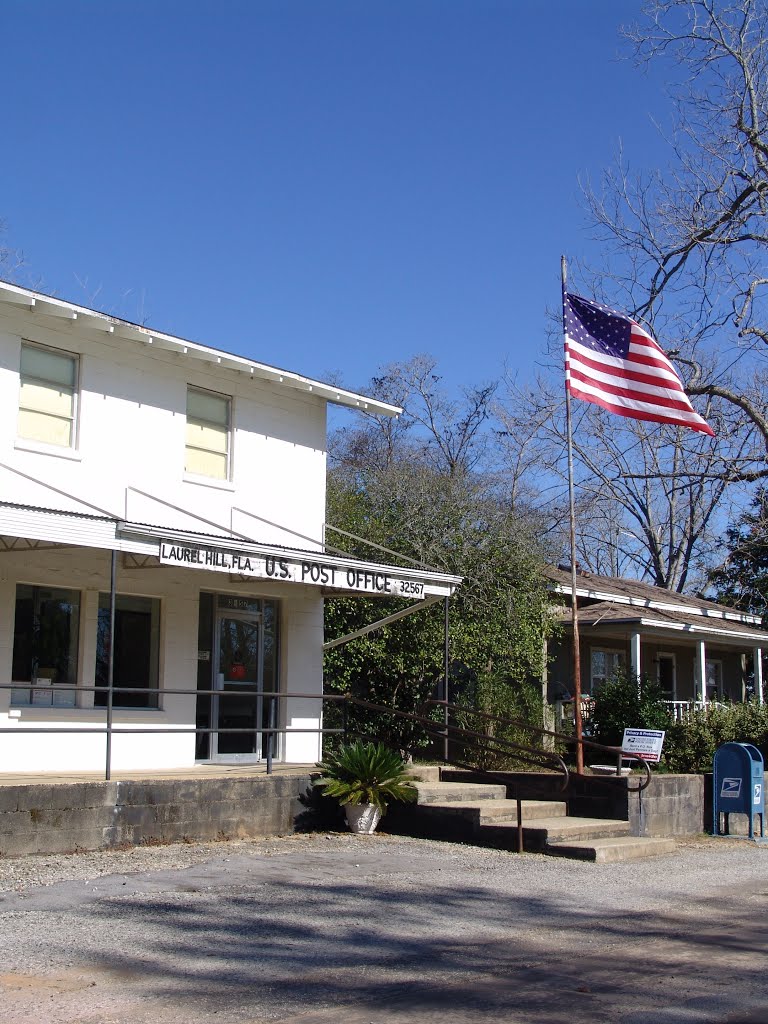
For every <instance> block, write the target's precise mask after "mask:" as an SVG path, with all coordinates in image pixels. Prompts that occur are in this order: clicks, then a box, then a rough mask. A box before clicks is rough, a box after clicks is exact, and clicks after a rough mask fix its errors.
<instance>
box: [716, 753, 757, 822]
mask: <svg viewBox="0 0 768 1024" xmlns="http://www.w3.org/2000/svg"><path fill="white" fill-rule="evenodd" d="M763 772H764V765H763V755H762V754H761V753H760V751H759V750H758V749H757V747H753V746H752V744H751V743H724V744H723V745H722V747H718V749H717V750H716V751H715V764H714V776H713V784H714V792H713V799H712V810H713V812H714V830H713V831H714V834H715V835H716V836H719V835H725V836H727V835H730V830H729V821H728V815H729V814H747V815H749V838H750V839H754V838H755V818H756V817H758V816H759V817H760V835H761V836H763V835H764V834H765V831H764V825H763V822H764V820H765V796H764V793H763ZM721 814H722V815H723V817H724V819H725V828H724V831H723V832H721V831H720V815H721Z"/></svg>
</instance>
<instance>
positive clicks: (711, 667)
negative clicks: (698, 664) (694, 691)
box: [705, 658, 723, 700]
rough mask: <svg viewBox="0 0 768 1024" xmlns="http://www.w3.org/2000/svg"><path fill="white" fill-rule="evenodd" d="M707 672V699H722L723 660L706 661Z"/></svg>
mask: <svg viewBox="0 0 768 1024" xmlns="http://www.w3.org/2000/svg"><path fill="white" fill-rule="evenodd" d="M705 673H706V677H707V700H722V698H723V663H722V661H710V659H709V658H707V660H706V662H705Z"/></svg>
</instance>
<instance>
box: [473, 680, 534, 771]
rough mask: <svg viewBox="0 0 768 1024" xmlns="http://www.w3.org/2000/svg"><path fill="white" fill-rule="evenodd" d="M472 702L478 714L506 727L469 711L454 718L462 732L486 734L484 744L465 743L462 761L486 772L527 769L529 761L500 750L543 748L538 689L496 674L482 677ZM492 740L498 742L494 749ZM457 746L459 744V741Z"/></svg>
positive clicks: (529, 765) (532, 685) (480, 742)
mask: <svg viewBox="0 0 768 1024" xmlns="http://www.w3.org/2000/svg"><path fill="white" fill-rule="evenodd" d="M473 703H474V704H475V707H476V709H477V710H478V711H483V712H486V713H487V714H490V715H497V716H498V717H499V718H506V719H509V720H510V721H509V724H505V723H502V722H494V721H493V720H490V719H486V718H482V717H481V716H480V715H476V714H473V713H472V712H471V711H470V710H466V711H462V712H460V713H459V714H458V715H457V721H456V724H457V725H458V726H460V727H461V728H463V729H469V730H471V731H473V732H478V733H485V734H487V737H488V739H487V741H485V742H483V741H482V740H478V741H476V745H472V744H471V743H470V742H468V743H467V745H466V747H465V748H464V750H463V751H462V756H463V759H464V760H465V761H466V762H467V763H468V764H471V765H473V766H474V767H476V768H482V769H483V770H485V771H505V770H513V769H517V768H529V767H531V762H530V760H528V759H522V758H520V757H516V756H515V755H514V753H513V752H511V751H509V752H507V751H505V750H504V749H503V747H504V745H505V744H511V745H513V746H522V747H529V748H530V747H533V748H534V749H542V738H541V733H540V731H539V730H541V728H542V727H543V724H544V701H543V699H542V695H541V686H540V685H537V684H536V683H533V682H529V681H522V682H521V681H519V680H515V679H510V678H509V677H508V676H506V675H503V674H498V673H486V674H484V675H481V676H480V677H479V678H478V680H477V684H476V691H475V697H474V701H473ZM494 741H498V742H499V746H500V748H501V749H500V748H496V746H495V743H494ZM458 742H459V743H460V742H461V741H458Z"/></svg>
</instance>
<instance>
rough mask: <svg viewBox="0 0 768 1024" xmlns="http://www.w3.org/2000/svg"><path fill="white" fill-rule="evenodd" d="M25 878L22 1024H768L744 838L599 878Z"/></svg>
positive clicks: (432, 853) (18, 990) (87, 864)
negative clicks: (221, 1023) (37, 880)
mask: <svg viewBox="0 0 768 1024" xmlns="http://www.w3.org/2000/svg"><path fill="white" fill-rule="evenodd" d="M153 857H154V858H156V859H155V861H153V859H152V858H153ZM89 858H90V860H89ZM111 858H114V860H112V859H111ZM13 867H14V865H13V864H12V863H9V862H6V863H5V864H4V865H3V869H4V874H3V878H4V881H3V885H4V886H5V890H6V891H5V892H4V893H3V894H0V918H1V920H0V925H1V927H0V963H2V968H0V1019H1V1020H2V1021H3V1022H4V1024H22V1022H23V1024H31V1022H35V1024H40V1022H44V1024H182V1022H183V1024H203V1022H205V1024H210V1022H211V1021H226V1022H227V1024H267V1022H278V1021H279V1022H283V1024H289V1022H290V1024H340V1022H343V1024H406V1022H408V1024H413V1022H418V1024H438V1022H439V1024H476V1022H480V1021H483V1022H488V1021H492V1022H497V1021H503V1022H510V1024H601V1022H603V1024H648V1022H649V1021H653V1024H682V1022H690V1024H726V1022H729V1024H766V1022H768V980H767V978H768V975H767V972H766V963H768V956H767V955H766V954H768V925H767V923H766V922H767V921H768V917H767V915H766V910H768V849H767V848H765V847H758V846H756V845H752V844H748V843H746V842H740V841H737V840H714V839H701V840H697V841H691V842H687V843H685V844H684V845H683V846H682V847H681V849H680V850H679V852H677V853H676V854H674V855H669V856H663V857H658V858H656V859H654V860H653V861H647V862H641V863H636V864H605V865H600V864H597V865H596V864H585V863H582V862H574V861H567V860H558V859H551V858H546V857H542V856H538V855H532V854H525V855H515V854H507V853H504V852H501V851H496V850H482V849H481V850H478V849H474V848H468V847H463V846H457V845H453V844H446V843H436V842H430V841H419V840H411V839H399V838H391V837H386V836H383V835H381V836H374V837H370V838H362V837H361V838H358V837H352V836H347V835H331V836H327V837H326V836H320V835H318V836H296V837H291V838H287V839H275V840H263V841H260V842H252V843H229V844H221V845H220V846H218V847H206V848H205V849H203V850H201V851H198V850H197V849H196V848H195V847H189V848H185V847H183V846H179V847H173V848H171V847H164V848H159V849H157V850H156V851H152V850H147V849H143V850H136V851H124V852H118V853H115V854H104V853H102V854H86V855H81V856H80V857H78V856H75V857H73V858H71V859H70V860H69V861H65V860H63V859H62V858H58V859H56V860H55V861H54V862H51V861H49V862H46V861H45V860H44V859H42V858H40V859H39V865H38V866H37V867H35V865H31V864H30V859H29V858H25V859H23V860H21V861H19V862H18V873H17V877H14V872H13ZM89 868H90V869H91V871H92V873H89ZM30 870H31V874H30ZM35 871H39V877H40V878H41V879H43V878H46V877H47V876H46V872H53V874H52V875H51V876H50V877H51V878H64V877H66V876H67V875H69V876H70V878H71V880H68V881H67V880H62V881H55V882H54V883H53V884H48V885H39V884H34V881H32V879H34V877H35ZM84 876H85V877H84Z"/></svg>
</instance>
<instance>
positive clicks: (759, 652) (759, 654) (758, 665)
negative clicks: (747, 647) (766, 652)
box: [752, 647, 763, 704]
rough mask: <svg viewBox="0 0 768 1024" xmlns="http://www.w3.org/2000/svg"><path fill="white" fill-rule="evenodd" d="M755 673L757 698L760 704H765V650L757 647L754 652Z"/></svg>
mask: <svg viewBox="0 0 768 1024" xmlns="http://www.w3.org/2000/svg"><path fill="white" fill-rule="evenodd" d="M752 659H753V661H752V664H753V673H754V677H755V697H756V699H757V703H758V704H762V703H763V649H762V647H755V649H754V650H753V651H752Z"/></svg>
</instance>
